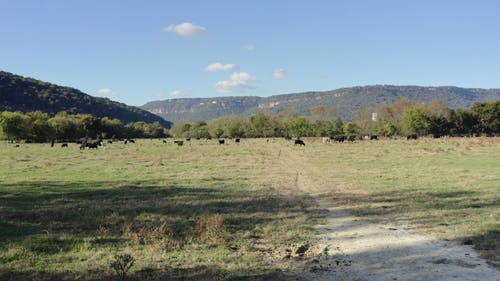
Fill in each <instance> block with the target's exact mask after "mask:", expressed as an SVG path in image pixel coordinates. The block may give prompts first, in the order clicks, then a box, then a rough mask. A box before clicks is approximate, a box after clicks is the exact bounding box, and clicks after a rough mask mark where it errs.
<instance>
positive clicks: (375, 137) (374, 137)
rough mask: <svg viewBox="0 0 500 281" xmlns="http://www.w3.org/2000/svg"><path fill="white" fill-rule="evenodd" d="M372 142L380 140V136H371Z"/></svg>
mask: <svg viewBox="0 0 500 281" xmlns="http://www.w3.org/2000/svg"><path fill="white" fill-rule="evenodd" d="M370 140H378V136H377V135H371V136H370Z"/></svg>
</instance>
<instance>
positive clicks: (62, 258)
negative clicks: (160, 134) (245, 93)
mask: <svg viewBox="0 0 500 281" xmlns="http://www.w3.org/2000/svg"><path fill="white" fill-rule="evenodd" d="M0 149H1V150H0V152H1V155H2V157H1V158H0V165H1V166H2V167H5V168H4V169H1V170H0V226H1V231H0V251H1V252H0V279H2V280H10V279H11V278H13V279H16V280H32V279H33V278H41V279H43V280H59V279H60V278H62V276H64V278H66V279H69V280H71V279H77V277H78V276H80V277H79V278H82V276H83V278H84V279H86V280H109V279H110V278H114V277H113V276H114V275H113V272H112V271H111V270H110V269H109V264H110V263H111V262H112V259H113V257H114V255H115V254H117V253H128V254H130V255H132V256H133V257H134V258H135V259H136V263H135V265H134V266H133V268H132V269H131V273H130V274H131V279H144V278H145V275H147V276H146V277H147V278H150V279H152V280H155V278H157V279H161V278H162V276H170V278H173V280H176V279H175V276H179V278H181V277H183V276H184V277H185V276H186V275H190V276H196V278H197V279H209V280H211V279H213V278H215V277H217V278H219V277H220V278H222V279H227V280H233V279H241V278H245V277H248V276H253V277H254V278H255V279H259V278H260V279H265V278H268V277H269V276H271V277H272V276H274V275H276V274H277V273H276V266H275V265H274V264H273V263H272V261H271V260H268V259H267V260H266V259H263V258H262V249H260V248H256V247H255V245H256V244H259V245H265V247H266V248H269V249H271V250H273V251H278V250H283V249H282V248H284V247H286V245H288V244H289V243H292V242H300V241H308V240H309V239H311V237H312V235H313V232H312V230H311V229H312V228H311V226H312V225H313V223H314V221H313V220H311V217H312V216H313V215H314V213H315V210H314V204H313V199H312V198H310V197H308V196H306V195H304V194H293V196H291V195H289V194H286V193H283V192H281V191H280V190H279V189H278V188H281V189H288V187H287V186H288V185H292V184H294V181H293V178H292V177H291V172H290V171H286V170H285V171H283V170H281V169H280V167H279V166H277V165H275V164H274V163H277V162H276V161H277V160H278V159H279V158H276V155H277V153H278V152H277V151H274V149H275V147H272V146H268V147H262V146H255V145H250V144H245V143H242V144H240V145H236V144H232V145H226V146H219V145H217V144H215V142H213V143H206V142H201V141H200V142H196V143H193V144H191V145H186V146H184V147H176V146H173V145H164V144H162V143H161V141H157V140H156V141H150V140H139V141H138V143H136V144H135V145H134V144H132V145H123V144H113V145H110V146H108V147H107V149H106V150H104V149H100V150H97V151H96V150H85V151H80V150H79V149H78V146H77V145H71V144H70V147H69V149H61V148H60V147H54V148H50V146H49V145H46V144H45V145H44V144H22V145H21V147H19V148H14V147H13V145H11V144H2V145H1V146H0ZM284 187H285V188H284Z"/></svg>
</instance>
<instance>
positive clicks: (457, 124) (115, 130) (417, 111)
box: [0, 100, 500, 142]
mask: <svg viewBox="0 0 500 281" xmlns="http://www.w3.org/2000/svg"><path fill="white" fill-rule="evenodd" d="M0 133H1V135H0V136H2V135H3V138H7V139H11V140H28V141H33V142H46V141H51V140H68V141H70V140H77V139H82V138H94V139H95V138H160V137H168V136H174V137H185V138H242V137H331V136H338V135H345V136H352V135H381V136H397V135H410V134H415V135H420V136H426V135H434V136H499V135H500V101H491V102H480V103H474V104H473V105H472V107H471V109H469V110H467V109H456V110H453V109H450V108H449V107H448V106H447V104H445V103H444V102H441V101H433V102H430V103H429V104H427V105H426V104H417V103H415V102H412V101H408V100H399V101H396V102H395V103H392V104H380V105H377V106H375V107H372V108H366V109H363V110H361V111H359V112H357V114H356V118H355V119H354V120H353V121H349V122H344V121H342V120H341V119H340V118H339V117H338V116H337V114H336V113H335V111H334V110H332V109H330V108H328V107H326V106H316V107H311V108H310V113H309V115H307V116H304V115H298V114H296V113H294V112H293V111H290V110H287V109H285V110H283V111H281V112H280V113H278V114H275V113H272V112H268V111H260V112H257V113H256V114H254V115H253V116H251V117H249V118H246V117H242V116H238V115H227V116H224V117H221V118H218V119H214V120H212V121H210V122H206V121H196V122H192V123H186V122H178V123H175V124H174V125H173V126H172V128H170V129H169V130H168V129H166V128H164V127H163V126H161V125H160V123H158V122H153V123H145V122H133V123H129V124H126V125H125V124H123V123H122V122H121V121H120V120H118V119H110V118H108V117H103V118H98V117H95V116H93V115H90V114H68V113H66V112H60V113H57V114H56V115H55V116H54V117H50V116H49V115H48V114H47V113H43V112H41V111H34V112H27V113H22V112H11V111H3V112H1V113H0Z"/></svg>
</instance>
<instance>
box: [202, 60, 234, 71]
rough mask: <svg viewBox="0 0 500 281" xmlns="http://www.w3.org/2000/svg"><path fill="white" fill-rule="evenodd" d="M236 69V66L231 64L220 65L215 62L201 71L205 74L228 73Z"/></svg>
mask: <svg viewBox="0 0 500 281" xmlns="http://www.w3.org/2000/svg"><path fill="white" fill-rule="evenodd" d="M236 68H238V66H237V65H236V64H232V63H228V64H222V63H219V62H216V63H212V64H209V65H207V67H205V68H204V69H203V71H205V72H215V71H230V70H235V69H236Z"/></svg>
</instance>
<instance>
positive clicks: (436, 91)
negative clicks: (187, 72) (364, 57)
mask: <svg viewBox="0 0 500 281" xmlns="http://www.w3.org/2000/svg"><path fill="white" fill-rule="evenodd" d="M400 99H408V100H411V101H414V102H417V103H426V104H427V103H429V102H431V101H433V100H441V101H444V102H446V103H448V105H449V106H450V108H453V109H457V108H470V106H471V105H472V104H473V103H474V102H483V101H489V100H500V89H482V88H461V87H457V86H415V85H368V86H355V87H344V88H339V89H336V90H329V91H308V92H300V93H291V94H279V95H272V96H269V97H258V96H231V97H210V98H179V99H167V100H162V101H151V102H148V103H146V104H144V105H143V106H141V107H140V108H142V109H145V110H148V111H150V112H152V113H155V114H158V115H159V116H162V117H163V118H166V119H168V120H172V121H174V122H178V121H186V122H192V121H197V120H207V121H208V120H212V119H215V118H218V117H221V116H224V115H228V114H236V115H243V116H250V115H251V114H254V113H256V112H258V111H259V110H269V111H272V112H275V113H278V112H280V111H281V110H284V109H288V110H291V111H293V112H295V113H298V114H303V115H307V114H308V113H309V109H310V108H311V107H313V106H318V105H325V106H328V107H330V108H332V109H334V110H335V111H336V113H337V114H338V115H339V117H340V118H342V119H343V120H348V121H349V120H353V119H354V116H355V114H356V112H357V111H358V110H361V109H364V108H369V107H373V106H376V105H378V104H381V103H393V102H395V101H397V100H400Z"/></svg>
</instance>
